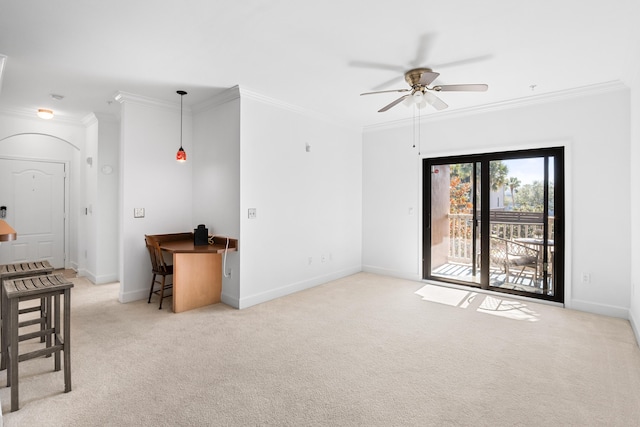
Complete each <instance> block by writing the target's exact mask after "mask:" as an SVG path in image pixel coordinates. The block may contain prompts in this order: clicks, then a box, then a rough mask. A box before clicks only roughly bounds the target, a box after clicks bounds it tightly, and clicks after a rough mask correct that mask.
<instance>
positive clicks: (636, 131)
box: [629, 6, 640, 343]
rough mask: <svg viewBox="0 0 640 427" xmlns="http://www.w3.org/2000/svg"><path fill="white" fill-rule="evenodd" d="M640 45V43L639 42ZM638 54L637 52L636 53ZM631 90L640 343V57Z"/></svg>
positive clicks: (633, 309)
mask: <svg viewBox="0 0 640 427" xmlns="http://www.w3.org/2000/svg"><path fill="white" fill-rule="evenodd" d="M639 7H640V6H639ZM639 45H640V43H639ZM636 56H637V54H636ZM636 64H637V66H636V67H635V68H634V73H633V79H632V82H631V84H632V91H631V154H630V156H629V163H630V168H631V179H630V184H631V189H632V191H631V192H630V199H631V290H630V293H629V297H630V300H631V306H630V309H629V313H630V315H629V321H630V322H631V325H632V326H633V330H634V332H635V334H636V340H637V342H638V343H640V190H639V189H640V168H639V167H638V165H640V58H637V59H636Z"/></svg>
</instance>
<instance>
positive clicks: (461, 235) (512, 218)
mask: <svg viewBox="0 0 640 427" xmlns="http://www.w3.org/2000/svg"><path fill="white" fill-rule="evenodd" d="M489 219H490V229H491V235H492V236H497V237H502V238H504V239H522V238H538V239H539V238H542V236H543V235H544V223H543V216H542V214H541V213H539V214H538V213H531V212H505V211H492V212H491V213H490V216H489ZM553 219H554V218H553V217H551V216H550V217H549V225H548V236H549V239H553ZM472 236H473V215H471V214H449V243H450V244H449V262H460V263H470V262H471V259H472V256H473V247H472ZM478 244H479V242H478Z"/></svg>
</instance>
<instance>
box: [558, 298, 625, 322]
mask: <svg viewBox="0 0 640 427" xmlns="http://www.w3.org/2000/svg"><path fill="white" fill-rule="evenodd" d="M565 306H566V307H567V308H570V309H572V310H578V311H586V312H588V313H594V314H602V315H604V316H610V317H619V318H621V319H629V315H630V312H629V309H628V308H625V307H617V306H615V305H606V304H595V303H593V302H589V301H583V300H576V299H574V300H571V301H570V302H568V303H565Z"/></svg>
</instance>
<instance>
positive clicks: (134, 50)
mask: <svg viewBox="0 0 640 427" xmlns="http://www.w3.org/2000/svg"><path fill="white" fill-rule="evenodd" d="M638 18H640V1H638V0H612V1H610V2H609V3H606V4H603V3H602V2H600V1H595V0H537V1H528V2H524V1H513V0H511V1H509V0H483V1H477V0H457V1H456V0H451V1H439V2H435V1H431V0H404V1H393V2H392V1H382V0H367V1H364V0H341V1H336V0H325V1H314V2H311V1H303V0H243V1H238V0H235V1H231V0H174V1H170V0H156V1H154V2H151V1H139V0H138V1H135V0H109V1H100V2H98V1H78V0H56V1H51V0H23V1H16V0H0V54H3V55H6V57H7V59H6V61H5V66H4V73H3V76H2V81H1V84H2V87H1V88H0V109H2V110H5V111H6V110H9V111H19V112H27V111H29V112H30V111H35V110H36V109H37V108H39V107H42V108H51V109H53V110H54V111H55V112H56V114H57V116H56V117H58V118H59V119H69V120H80V119H82V118H83V117H85V116H86V115H88V114H89V113H91V112H97V113H111V114H118V112H119V108H120V107H119V105H118V103H117V102H115V101H114V98H113V96H114V94H115V93H116V92H118V91H123V92H128V93H132V94H137V95H143V96H146V97H151V98H156V99H160V100H166V101H170V102H175V103H179V102H180V100H179V99H180V98H179V95H177V94H176V90H179V89H183V90H186V91H187V92H188V93H189V94H188V95H186V96H185V97H184V104H185V106H193V105H196V104H198V103H200V102H203V101H205V100H207V99H209V98H211V97H212V96H213V95H215V94H216V93H219V92H220V91H223V90H224V89H227V88H229V87H232V86H235V85H240V87H241V88H245V89H248V90H250V91H252V92H257V93H259V94H260V95H264V96H267V97H270V98H274V99H276V100H279V101H282V102H285V103H289V104H293V105H295V106H299V107H302V108H305V109H309V110H313V111H316V112H318V113H321V114H324V115H326V116H330V117H332V118H335V119H338V120H340V121H342V122H345V123H348V124H351V125H355V126H362V125H369V124H375V123H380V122H386V121H393V120H400V119H405V118H408V117H411V116H412V114H413V113H412V111H411V110H410V109H407V108H406V107H404V106H403V105H398V106H396V107H394V108H393V109H391V110H390V111H388V112H386V113H378V112H377V110H378V109H379V108H381V107H382V106H384V105H386V104H388V103H389V102H391V101H392V100H394V99H395V98H397V97H399V96H400V95H402V94H395V93H387V94H378V95H371V96H364V97H360V96H359V94H360V93H361V92H366V91H370V90H380V89H395V88H405V87H407V86H406V83H404V80H403V79H402V75H403V72H404V71H406V70H407V69H409V68H413V67H416V66H427V67H430V68H433V69H434V71H437V72H440V74H441V75H440V77H439V78H438V79H437V80H436V82H435V83H439V84H453V83H487V84H488V85H489V91H488V92H484V93H441V94H440V95H439V96H440V97H441V98H442V99H443V100H445V101H446V102H447V103H448V104H449V106H450V107H449V110H455V109H460V108H465V107H470V106H478V105H486V104H491V103H497V102H503V101H507V100H514V99H520V98H524V97H529V96H536V95H540V94H546V93H549V92H556V91H562V90H566V89H573V88H579V87H583V86H589V85H596V84H601V83H604V82H610V81H615V80H622V81H623V82H628V81H629V80H630V78H631V76H632V71H633V70H634V67H635V66H636V64H637V62H638V58H639V57H640V52H638V46H639V45H640V43H638V42H639V40H640V31H639V30H636V29H634V27H633V26H634V25H635V24H637V22H638V21H640V20H639V19H638ZM385 83H387V84H385ZM532 85H535V88H534V90H532V89H531V86H532ZM52 93H53V94H60V95H64V96H65V98H64V99H63V100H62V101H56V100H54V99H52V98H51V96H50V95H51V94H52ZM422 111H423V112H422V114H439V113H438V112H436V111H434V110H431V109H425V110H422Z"/></svg>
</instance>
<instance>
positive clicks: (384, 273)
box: [362, 265, 422, 281]
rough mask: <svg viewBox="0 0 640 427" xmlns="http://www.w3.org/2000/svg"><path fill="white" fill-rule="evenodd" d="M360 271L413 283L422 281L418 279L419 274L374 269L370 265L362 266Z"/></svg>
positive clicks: (420, 278)
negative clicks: (412, 281)
mask: <svg viewBox="0 0 640 427" xmlns="http://www.w3.org/2000/svg"><path fill="white" fill-rule="evenodd" d="M362 271H363V272H365V273H373V274H378V275H380V276H390V277H395V278H397V279H406V280H414V281H421V280H422V277H420V274H419V273H415V274H414V273H407V272H404V271H397V270H389V269H386V268H380V267H374V266H372V265H363V266H362Z"/></svg>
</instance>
